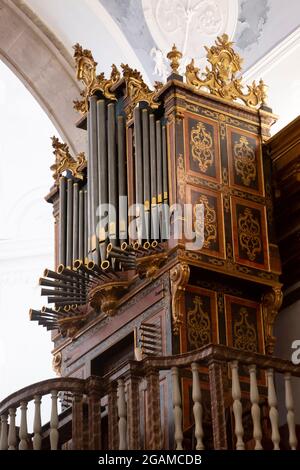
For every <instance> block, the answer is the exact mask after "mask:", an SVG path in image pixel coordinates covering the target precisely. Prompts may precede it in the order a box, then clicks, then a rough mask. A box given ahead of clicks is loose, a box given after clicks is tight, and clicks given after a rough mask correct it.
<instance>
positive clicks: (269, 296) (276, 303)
mask: <svg viewBox="0 0 300 470" xmlns="http://www.w3.org/2000/svg"><path fill="white" fill-rule="evenodd" d="M282 299H283V295H282V290H281V287H279V286H278V287H277V286H276V287H272V289H271V290H269V291H267V292H266V293H264V294H263V296H262V303H263V319H264V330H265V344H266V352H267V353H268V354H273V352H274V347H275V341H276V338H275V337H274V336H273V327H274V322H275V319H276V317H277V314H278V311H279V309H280V307H281V304H282Z"/></svg>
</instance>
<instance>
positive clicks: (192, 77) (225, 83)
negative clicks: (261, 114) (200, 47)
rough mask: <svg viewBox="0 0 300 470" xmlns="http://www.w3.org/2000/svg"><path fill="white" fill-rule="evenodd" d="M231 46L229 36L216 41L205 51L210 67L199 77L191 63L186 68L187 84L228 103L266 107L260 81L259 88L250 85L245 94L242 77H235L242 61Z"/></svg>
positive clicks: (239, 70)
mask: <svg viewBox="0 0 300 470" xmlns="http://www.w3.org/2000/svg"><path fill="white" fill-rule="evenodd" d="M232 45H233V42H231V41H229V38H228V35H227V34H223V35H222V36H220V37H218V38H217V40H216V42H215V45H214V46H212V47H210V48H208V47H205V49H206V51H207V55H206V57H207V60H208V62H209V64H210V67H208V66H207V67H206V69H205V71H204V72H203V73H200V69H199V68H198V67H196V66H195V61H194V59H193V60H192V61H191V63H190V64H189V65H187V67H186V73H185V76H186V81H187V84H188V85H191V86H193V87H194V88H195V89H196V90H203V89H204V91H208V92H210V93H211V94H212V95H215V96H219V97H220V98H224V99H226V100H228V101H235V100H241V101H243V102H244V103H245V104H246V105H247V106H249V107H251V108H257V107H259V106H261V105H264V104H266V98H267V94H266V85H265V84H264V82H263V81H262V80H260V81H259V83H258V84H256V83H255V81H253V82H252V85H247V92H246V93H245V92H244V86H243V85H242V83H241V82H242V77H241V76H239V75H238V74H239V73H240V72H241V70H242V61H243V60H242V58H241V57H240V56H239V55H238V54H237V53H236V52H235V51H234V50H233V48H232Z"/></svg>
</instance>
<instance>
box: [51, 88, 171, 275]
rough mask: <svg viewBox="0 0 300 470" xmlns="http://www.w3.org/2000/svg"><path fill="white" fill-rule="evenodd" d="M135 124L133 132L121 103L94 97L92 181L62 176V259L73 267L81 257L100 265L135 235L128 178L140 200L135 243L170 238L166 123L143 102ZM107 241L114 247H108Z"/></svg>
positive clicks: (89, 165) (90, 133)
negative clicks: (130, 231)
mask: <svg viewBox="0 0 300 470" xmlns="http://www.w3.org/2000/svg"><path fill="white" fill-rule="evenodd" d="M130 127H131V129H130V131H131V132H128V131H127V132H126V118H125V116H124V114H123V113H120V112H118V106H117V104H116V103H111V102H109V103H107V102H106V100H104V99H98V98H97V96H92V97H91V98H90V108H89V112H88V116H87V130H88V148H89V153H88V160H87V175H88V176H87V178H88V182H87V184H81V183H80V182H77V181H74V180H73V179H66V178H65V177H61V179H60V221H59V264H62V265H64V266H66V267H68V268H69V269H72V268H73V267H74V263H75V262H76V261H78V260H80V261H82V262H83V263H85V264H87V263H88V262H89V261H93V262H94V263H95V265H101V263H103V261H105V260H107V258H108V257H112V254H113V253H115V254H116V255H117V254H118V253H119V251H118V250H117V248H118V247H121V245H122V243H123V246H124V242H126V243H130V242H132V241H136V240H130V239H129V238H128V233H127V230H128V206H127V201H128V200H127V194H128V192H127V184H128V181H132V183H133V185H134V187H133V188H132V189H133V194H134V200H133V201H132V202H134V204H136V206H137V208H136V217H137V227H138V228H137V241H138V244H137V243H135V244H134V246H135V247H136V248H138V245H140V246H142V245H143V244H145V242H146V244H147V242H148V243H149V242H151V241H154V240H156V241H158V242H162V241H163V240H164V239H165V238H167V232H166V227H167V223H166V216H167V214H166V213H164V210H163V209H162V205H163V204H168V156H167V132H166V125H165V124H164V120H163V119H156V117H155V115H154V113H153V112H151V110H149V109H148V108H140V107H139V106H138V107H136V108H135V110H134V117H133V123H132V124H130ZM126 134H127V136H126ZM130 138H132V140H133V142H132V143H131V145H132V148H133V166H134V168H133V170H134V177H133V178H128V171H127V170H128V169H127V155H126V148H128V145H129V142H128V139H130ZM80 185H81V187H80ZM109 205H111V206H112V207H114V208H115V209H116V213H115V214H114V211H113V210H112V211H108V207H109ZM99 207H101V208H102V209H101V212H100V211H99V209H98V208H99ZM131 215H132V214H131ZM101 221H102V222H101ZM100 222H101V223H100ZM108 245H110V246H111V245H112V247H113V248H112V249H111V248H110V251H109V252H108V250H107V248H108ZM146 246H147V245H146ZM120 256H121V255H120Z"/></svg>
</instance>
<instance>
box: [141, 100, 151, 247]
mask: <svg viewBox="0 0 300 470" xmlns="http://www.w3.org/2000/svg"><path fill="white" fill-rule="evenodd" d="M142 125H143V183H144V210H145V230H144V233H145V236H144V238H145V239H146V240H149V238H150V197H151V186H150V184H151V183H150V154H149V118H148V110H147V109H143V111H142Z"/></svg>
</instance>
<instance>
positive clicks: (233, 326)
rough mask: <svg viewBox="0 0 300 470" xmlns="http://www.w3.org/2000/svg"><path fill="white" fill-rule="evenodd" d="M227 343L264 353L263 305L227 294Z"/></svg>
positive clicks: (249, 350) (234, 346) (251, 351)
mask: <svg viewBox="0 0 300 470" xmlns="http://www.w3.org/2000/svg"><path fill="white" fill-rule="evenodd" d="M225 316H226V336H227V345H228V346H231V347H233V348H237V349H241V350H243V351H247V352H249V353H254V352H260V353H264V352H265V348H264V334H263V321H262V311H261V305H260V304H259V303H257V302H253V301H250V300H246V299H243V298H239V297H234V296H230V295H225Z"/></svg>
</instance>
